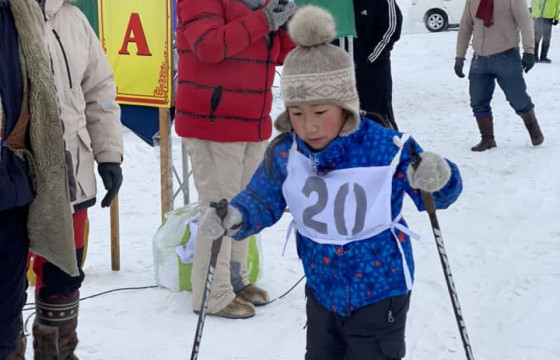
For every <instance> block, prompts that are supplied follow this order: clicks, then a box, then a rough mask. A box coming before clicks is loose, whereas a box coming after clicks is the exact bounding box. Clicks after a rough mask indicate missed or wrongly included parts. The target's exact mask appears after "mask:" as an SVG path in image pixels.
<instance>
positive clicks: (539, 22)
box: [533, 18, 544, 61]
mask: <svg viewBox="0 0 560 360" xmlns="http://www.w3.org/2000/svg"><path fill="white" fill-rule="evenodd" d="M543 20H544V19H543V18H533V28H534V30H535V60H536V61H539V60H540V56H539V42H540V41H541V39H542V37H543V27H544V22H543Z"/></svg>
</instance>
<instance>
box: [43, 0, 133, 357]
mask: <svg viewBox="0 0 560 360" xmlns="http://www.w3.org/2000/svg"><path fill="white" fill-rule="evenodd" d="M37 2H38V3H39V5H40V7H41V10H42V11H43V15H44V34H45V47H46V49H47V51H48V53H49V56H50V60H51V66H52V69H53V73H54V80H55V86H56V93H57V97H58V104H59V108H60V118H61V119H62V123H63V130H64V140H65V144H66V150H67V154H68V155H69V159H70V160H71V166H70V169H71V172H70V178H72V179H75V183H74V186H73V187H74V194H75V197H74V199H72V200H73V201H72V207H73V211H74V212H73V214H72V219H73V227H74V247H75V257H76V260H77V261H78V269H79V274H78V275H77V276H71V275H69V274H66V273H65V272H64V271H63V270H62V269H61V268H59V267H58V266H56V264H53V263H52V262H50V261H49V260H48V259H47V258H45V257H43V256H40V255H37V256H35V257H34V261H33V270H34V272H35V275H36V282H35V310H36V315H35V321H34V323H33V337H34V341H33V348H34V354H35V358H38V359H51V358H55V359H69V358H74V357H75V355H74V350H75V348H76V346H77V344H78V335H77V324H78V303H79V289H80V286H81V284H82V282H83V280H84V276H85V274H84V272H83V270H82V267H83V260H84V249H85V238H86V221H87V211H88V208H89V207H91V206H93V205H94V204H95V202H96V193H97V186H96V180H95V172H94V171H95V163H97V164H98V167H97V170H98V172H99V175H100V176H101V179H102V181H103V184H104V186H105V189H106V190H107V193H106V195H105V197H104V198H103V199H102V201H101V206H102V207H107V206H109V205H110V203H111V202H112V200H113V198H114V197H115V196H116V195H117V193H118V191H119V188H120V186H121V183H122V171H121V162H122V160H123V144H122V125H121V122H120V107H119V105H118V104H117V103H116V101H115V98H116V85H115V81H114V76H113V70H112V69H111V66H110V65H109V61H108V60H107V57H106V55H105V52H104V51H103V48H102V47H101V44H100V43H99V40H98V38H97V36H96V34H95V31H94V30H93V29H92V27H91V25H90V24H89V22H88V20H87V18H86V16H85V15H84V14H83V13H82V12H81V11H80V10H79V9H78V8H77V7H76V6H73V5H72V4H71V3H72V2H74V1H73V0H37ZM71 184H72V183H71ZM53 309H56V310H53Z"/></svg>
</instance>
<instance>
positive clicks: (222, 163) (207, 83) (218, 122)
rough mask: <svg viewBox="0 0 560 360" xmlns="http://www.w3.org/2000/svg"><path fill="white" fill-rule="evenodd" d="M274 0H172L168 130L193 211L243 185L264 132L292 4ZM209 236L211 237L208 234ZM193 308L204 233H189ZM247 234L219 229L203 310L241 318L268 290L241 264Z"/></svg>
mask: <svg viewBox="0 0 560 360" xmlns="http://www.w3.org/2000/svg"><path fill="white" fill-rule="evenodd" d="M295 8H296V6H295V4H294V3H293V2H285V1H284V2H281V3H279V0H179V1H178V2H177V19H178V25H177V34H176V35H177V50H178V53H179V67H178V86H177V96H176V101H175V108H176V114H175V130H176V132H177V134H178V135H179V136H181V137H185V138H187V141H186V149H187V152H188V155H189V157H190V160H191V165H192V170H193V178H194V183H195V186H196V189H197V191H198V199H199V204H200V210H201V213H204V212H205V211H206V209H207V208H208V206H209V204H210V201H211V200H214V199H221V198H226V199H230V198H231V197H232V196H233V195H234V194H237V193H238V192H239V191H240V190H242V189H244V188H245V186H246V185H247V183H248V181H249V180H250V179H251V176H252V175H253V172H254V171H255V170H256V168H257V166H258V164H259V163H260V161H261V160H262V157H263V154H264V151H265V148H266V146H267V140H268V139H269V138H270V136H271V134H272V121H271V119H270V115H269V113H270V110H271V106H272V93H271V87H272V84H273V81H274V75H275V70H276V66H277V65H281V64H282V63H283V61H284V58H285V57H286V55H287V54H288V52H289V51H290V50H291V49H292V48H293V47H294V45H293V43H292V42H291V40H290V38H289V36H288V33H287V32H286V31H285V29H282V27H284V25H285V23H286V22H287V21H288V19H289V18H290V17H291V16H292V15H293V13H294V12H295ZM211 240H212V239H211ZM195 244H196V245H195V255H194V263H193V269H192V290H193V310H194V311H195V312H198V311H200V309H201V303H202V297H203V291H204V287H205V281H206V274H207V271H208V266H209V261H210V252H211V251H210V250H211V245H212V241H208V240H207V239H203V238H202V234H200V232H199V234H198V235H197V239H196V243H195ZM247 254H248V240H244V241H241V242H237V241H233V240H232V239H231V238H229V237H224V240H223V242H222V247H221V249H220V254H219V256H218V262H217V264H216V269H215V273H214V280H213V284H212V291H211V293H210V299H209V303H208V313H209V314H213V315H217V316H222V317H227V318H247V317H251V316H253V315H254V314H255V308H254V305H264V304H266V303H267V301H268V293H267V292H266V291H265V290H263V289H260V288H259V287H257V286H255V285H254V284H252V283H251V282H250V281H249V279H248V271H247Z"/></svg>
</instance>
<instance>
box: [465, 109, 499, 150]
mask: <svg viewBox="0 0 560 360" xmlns="http://www.w3.org/2000/svg"><path fill="white" fill-rule="evenodd" d="M476 123H477V124H478V129H479V130H480V136H481V138H482V139H481V140H480V142H479V143H478V144H476V145H475V146H473V147H472V148H471V150H472V151H485V150H488V149H492V148H495V147H496V140H495V139H494V123H493V119H492V116H489V117H484V118H477V119H476Z"/></svg>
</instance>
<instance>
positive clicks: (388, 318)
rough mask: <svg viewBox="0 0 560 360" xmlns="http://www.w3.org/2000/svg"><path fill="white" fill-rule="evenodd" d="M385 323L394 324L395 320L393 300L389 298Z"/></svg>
mask: <svg viewBox="0 0 560 360" xmlns="http://www.w3.org/2000/svg"><path fill="white" fill-rule="evenodd" d="M387 322H389V323H391V324H392V323H394V322H395V318H394V317H393V298H390V302H389V312H388V313H387Z"/></svg>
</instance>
